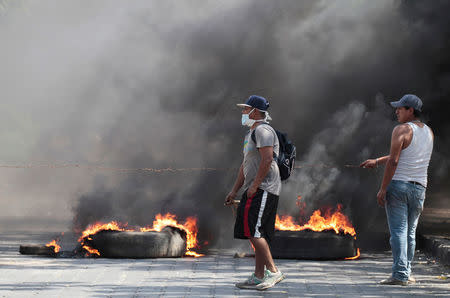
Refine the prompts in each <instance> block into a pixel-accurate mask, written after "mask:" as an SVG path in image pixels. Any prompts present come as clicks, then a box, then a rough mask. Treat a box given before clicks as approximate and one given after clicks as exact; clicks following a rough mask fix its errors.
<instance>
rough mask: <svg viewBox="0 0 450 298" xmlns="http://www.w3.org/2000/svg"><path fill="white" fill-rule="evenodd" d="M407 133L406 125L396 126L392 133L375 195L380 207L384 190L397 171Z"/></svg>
mask: <svg viewBox="0 0 450 298" xmlns="http://www.w3.org/2000/svg"><path fill="white" fill-rule="evenodd" d="M409 132H410V128H409V126H407V125H398V126H396V127H395V128H394V130H393V131H392V138H391V149H390V151H389V155H388V158H387V161H386V167H385V169H384V175H383V181H382V183H381V186H380V190H379V191H378V194H377V200H378V204H380V205H382V206H384V203H385V197H386V189H387V187H388V185H389V183H390V182H391V180H392V177H393V176H394V173H395V170H396V169H397V165H398V160H399V158H400V153H401V151H402V148H403V143H404V142H405V137H406V135H407V134H408V133H409Z"/></svg>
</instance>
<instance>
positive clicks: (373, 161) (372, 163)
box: [359, 159, 378, 169]
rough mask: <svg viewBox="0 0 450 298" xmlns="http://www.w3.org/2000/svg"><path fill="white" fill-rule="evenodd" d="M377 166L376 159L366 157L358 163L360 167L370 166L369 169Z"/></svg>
mask: <svg viewBox="0 0 450 298" xmlns="http://www.w3.org/2000/svg"><path fill="white" fill-rule="evenodd" d="M377 166H378V163H377V160H376V159H368V160H366V161H365V162H363V163H361V164H360V165H359V167H360V168H370V169H373V168H376V167H377Z"/></svg>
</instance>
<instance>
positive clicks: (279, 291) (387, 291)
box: [0, 234, 450, 297]
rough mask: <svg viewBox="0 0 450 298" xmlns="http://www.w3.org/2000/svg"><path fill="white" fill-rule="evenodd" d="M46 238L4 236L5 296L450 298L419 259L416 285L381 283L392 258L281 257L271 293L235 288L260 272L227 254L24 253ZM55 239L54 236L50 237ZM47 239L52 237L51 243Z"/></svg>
mask: <svg viewBox="0 0 450 298" xmlns="http://www.w3.org/2000/svg"><path fill="white" fill-rule="evenodd" d="M39 238H42V235H37V234H36V235H24V234H20V235H17V234H2V235H1V238H0V272H1V274H0V296H1V297H41V296H42V297H104V296H107V297H235V296H236V297H254V296H258V297H259V296H264V297H310V296H323V297H402V296H404V297H406V296H408V297H409V296H417V297H436V296H449V295H450V283H449V281H450V280H449V279H445V277H447V276H448V275H447V274H448V267H447V268H444V267H443V266H441V265H439V264H438V263H434V262H432V261H427V259H426V258H425V256H424V255H423V254H421V253H419V254H418V258H416V262H415V264H414V275H415V277H416V279H417V280H418V283H417V284H416V285H414V286H407V287H402V286H380V285H377V282H378V281H379V280H381V279H383V278H385V277H387V276H388V275H389V271H390V265H391V259H390V255H389V253H376V254H364V253H363V255H362V257H361V258H360V259H359V260H355V261H301V260H276V263H277V264H278V265H279V267H280V269H281V270H282V271H283V272H284V273H285V274H286V277H287V278H286V279H285V280H284V281H282V282H281V283H280V284H278V285H277V286H276V287H274V288H272V289H269V290H267V291H265V292H257V291H251V290H239V289H237V288H235V287H234V283H235V282H237V281H240V280H243V279H245V278H246V277H247V276H248V274H249V273H250V272H251V270H252V269H253V262H254V260H253V259H252V258H242V259H239V258H238V259H236V258H233V253H234V251H230V250H221V251H216V252H215V253H214V254H211V255H208V256H206V257H202V258H198V259H194V258H177V259H151V260H149V259H148V260H133V259H85V258H74V259H71V258H46V257H36V256H23V255H20V254H19V253H18V246H19V244H25V243H27V242H28V243H32V242H34V243H42V241H41V242H39V241H36V239H39ZM46 239H49V238H46ZM44 241H45V240H44Z"/></svg>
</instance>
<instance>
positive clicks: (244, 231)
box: [234, 188, 278, 242]
mask: <svg viewBox="0 0 450 298" xmlns="http://www.w3.org/2000/svg"><path fill="white" fill-rule="evenodd" d="M277 207H278V196H276V195H274V194H271V193H269V192H267V191H265V190H262V189H259V188H258V190H257V191H256V193H255V194H254V195H253V197H250V198H247V190H246V191H245V192H244V193H243V194H242V198H241V202H240V203H239V206H238V209H237V215H236V223H235V224H234V238H238V239H248V238H250V237H255V238H261V237H262V238H265V239H266V240H267V242H270V240H271V239H272V237H273V233H274V232H275V217H276V215H277Z"/></svg>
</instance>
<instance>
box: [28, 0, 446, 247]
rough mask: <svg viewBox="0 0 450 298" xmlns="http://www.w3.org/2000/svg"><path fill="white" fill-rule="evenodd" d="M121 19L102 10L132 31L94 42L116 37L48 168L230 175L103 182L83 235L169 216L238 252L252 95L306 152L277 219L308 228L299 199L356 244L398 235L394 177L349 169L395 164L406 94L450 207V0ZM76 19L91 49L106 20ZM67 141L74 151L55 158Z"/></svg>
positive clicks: (212, 7) (95, 60)
mask: <svg viewBox="0 0 450 298" xmlns="http://www.w3.org/2000/svg"><path fill="white" fill-rule="evenodd" d="M61 6H62V5H61ZM112 6H113V4H110V3H108V2H102V4H98V5H97V6H96V7H94V11H96V12H97V13H99V14H101V13H100V12H101V11H109V12H114V13H116V14H117V16H118V17H120V18H118V21H117V22H114V26H103V27H100V29H101V30H99V33H98V35H97V36H101V34H102V33H103V32H104V31H107V32H109V31H108V30H110V31H112V32H113V34H111V35H110V36H109V38H108V39H107V42H105V44H104V45H102V47H100V50H98V54H97V55H96V56H95V57H91V59H90V60H89V63H86V64H82V68H83V70H80V69H78V68H76V67H75V66H72V67H73V69H74V72H75V73H76V74H78V73H82V74H83V76H85V77H86V78H87V79H86V80H82V81H81V83H80V82H79V81H78V77H76V78H75V79H76V83H77V84H75V87H73V88H69V90H68V92H69V94H68V97H69V99H68V101H69V102H71V103H72V105H71V106H70V107H71V110H72V112H71V113H70V114H67V115H66V117H65V118H62V117H61V119H60V118H56V119H55V123H56V124H57V125H55V126H52V128H51V129H47V130H46V131H45V133H44V134H42V136H41V138H40V141H39V146H38V148H36V150H35V155H39V156H43V157H45V158H47V159H52V158H58V159H59V160H67V159H75V160H77V161H80V162H92V163H95V164H102V165H110V166H117V167H126V168H141V167H152V168H166V167H174V168H190V167H210V168H220V169H221V170H218V171H203V172H202V171H193V172H177V173H172V172H166V173H163V174H156V173H151V172H148V173H141V172H137V173H127V174H124V173H109V172H106V173H104V172H98V173H95V172H94V173H91V175H92V176H93V178H94V179H92V180H91V181H92V187H90V189H83V190H82V191H79V192H77V195H76V200H75V202H74V203H73V211H74V220H73V224H74V227H75V228H76V229H82V228H83V227H84V226H86V225H87V224H89V223H91V222H93V221H98V220H103V221H105V220H112V219H114V220H121V221H127V222H129V224H139V225H147V224H150V223H151V221H152V220H153V217H154V215H155V214H156V213H160V212H173V213H176V214H177V215H179V216H180V217H181V218H183V217H187V216H190V215H197V216H198V217H199V224H200V237H202V238H203V239H207V240H213V241H218V240H222V241H223V242H219V243H218V245H225V243H229V241H228V240H229V239H231V237H232V236H231V230H232V226H233V218H232V213H231V211H230V210H228V208H225V207H223V198H224V196H225V195H226V194H227V192H228V191H229V189H230V188H231V186H232V184H233V181H234V178H235V175H236V171H237V168H238V167H239V164H240V162H241V158H242V154H241V145H242V137H243V134H244V132H245V129H244V128H242V127H241V126H240V111H239V109H237V108H236V107H235V104H236V103H238V102H242V101H244V100H245V99H246V97H248V96H249V95H250V94H260V95H262V96H265V97H267V98H268V99H269V101H270V104H271V110H270V112H271V115H272V118H273V119H274V120H273V122H272V124H273V126H274V127H276V128H277V129H279V130H282V131H285V132H287V133H288V135H289V137H290V138H291V139H292V140H293V141H294V142H295V144H296V145H297V148H298V149H297V150H298V163H297V164H298V165H299V166H303V167H301V168H300V169H298V171H297V172H296V174H295V175H294V176H293V177H292V178H290V180H289V182H288V183H287V184H286V185H284V188H283V191H282V194H281V199H280V207H279V209H280V213H289V214H291V215H296V214H298V208H297V207H296V205H295V200H296V198H297V195H302V196H303V200H304V201H305V202H306V203H307V211H308V212H309V213H310V212H312V211H313V210H315V209H317V208H320V207H323V206H326V205H327V206H328V205H331V206H333V205H336V204H337V203H341V204H343V206H344V211H345V213H346V214H348V215H349V216H350V217H351V219H352V221H353V223H354V224H355V226H356V228H357V229H358V230H359V231H363V232H364V231H367V230H373V229H381V230H383V229H385V223H384V211H383V210H382V209H380V208H378V207H377V205H376V199H375V195H376V192H377V190H378V187H379V184H380V180H381V176H382V171H381V170H374V171H369V170H362V169H357V168H351V167H344V165H346V164H352V165H357V164H359V163H360V162H361V161H363V160H365V159H367V158H370V157H376V156H380V155H384V154H387V153H388V150H389V138H390V133H391V131H392V128H393V127H394V126H395V124H396V123H395V121H394V117H393V111H392V109H391V108H390V107H389V104H388V103H389V101H392V100H397V99H398V98H400V97H401V96H402V95H403V94H406V93H414V94H417V95H418V96H419V97H421V98H422V99H423V102H424V119H425V121H426V122H427V123H428V124H429V125H430V126H431V127H432V128H433V130H434V132H435V135H436V139H435V151H434V153H433V159H432V163H431V166H430V176H429V180H430V183H429V189H428V200H427V203H426V204H437V203H438V202H436V201H437V200H438V199H437V198H441V197H448V195H449V193H450V189H449V186H448V185H449V184H448V181H449V174H448V173H449V167H450V156H449V153H448V148H449V145H450V144H449V142H450V139H449V137H448V135H450V121H449V120H448V118H447V115H446V114H447V112H446V111H448V110H449V104H448V102H447V98H448V96H449V93H450V92H449V91H450V90H449V86H450V84H449V80H450V72H449V69H450V67H449V66H450V63H449V62H450V58H449V54H448V52H449V50H450V44H449V40H450V39H449V36H450V34H449V30H450V29H449V28H450V26H449V25H450V24H449V19H448V16H447V12H448V11H449V8H450V4H449V3H448V1H433V2H425V1H370V2H368V1H367V2H361V1H344V2H343V1H335V2H331V1H330V2H327V1H325V2H320V1H276V2H273V1H237V2H214V3H210V2H204V1H193V2H191V3H190V4H189V5H188V4H186V3H184V4H179V2H175V1H173V2H172V1H164V3H158V2H138V4H129V6H130V7H131V8H130V7H128V8H126V9H125V8H124V7H117V8H115V7H114V8H113V7H112ZM59 8H60V9H61V10H64V11H67V10H66V8H65V7H59ZM120 9H122V10H124V11H125V12H119V11H122V10H120ZM36 11H39V9H37V8H36ZM75 14H76V15H80V16H82V18H83V19H84V20H86V23H87V25H86V24H85V27H86V28H84V29H82V30H80V32H78V31H77V32H76V33H77V37H78V40H79V42H81V43H83V42H86V41H90V42H92V40H91V36H95V34H94V35H93V34H91V33H90V32H89V31H90V30H94V28H95V25H97V23H96V22H95V21H93V20H94V15H95V13H87V12H86V11H85V10H76V12H75ZM105 18H106V17H105ZM71 21H73V20H71ZM49 28H52V27H51V26H49ZM69 33H70V32H69ZM83 34H85V35H86V37H84V35H83ZM84 38H85V39H86V41H83V39H84ZM64 115H65V114H64ZM55 138H56V139H58V140H59V139H61V138H62V139H64V140H66V139H67V140H66V141H65V142H62V143H63V145H61V142H58V143H57V144H59V145H58V146H56V145H53V146H50V147H49V146H48V144H49V143H51V140H54V139H55ZM42 148H48V149H46V150H45V151H44V150H42ZM322 165H327V166H322ZM224 168H225V169H224ZM447 203H448V202H447ZM439 204H440V203H439ZM447 205H448V204H447Z"/></svg>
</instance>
